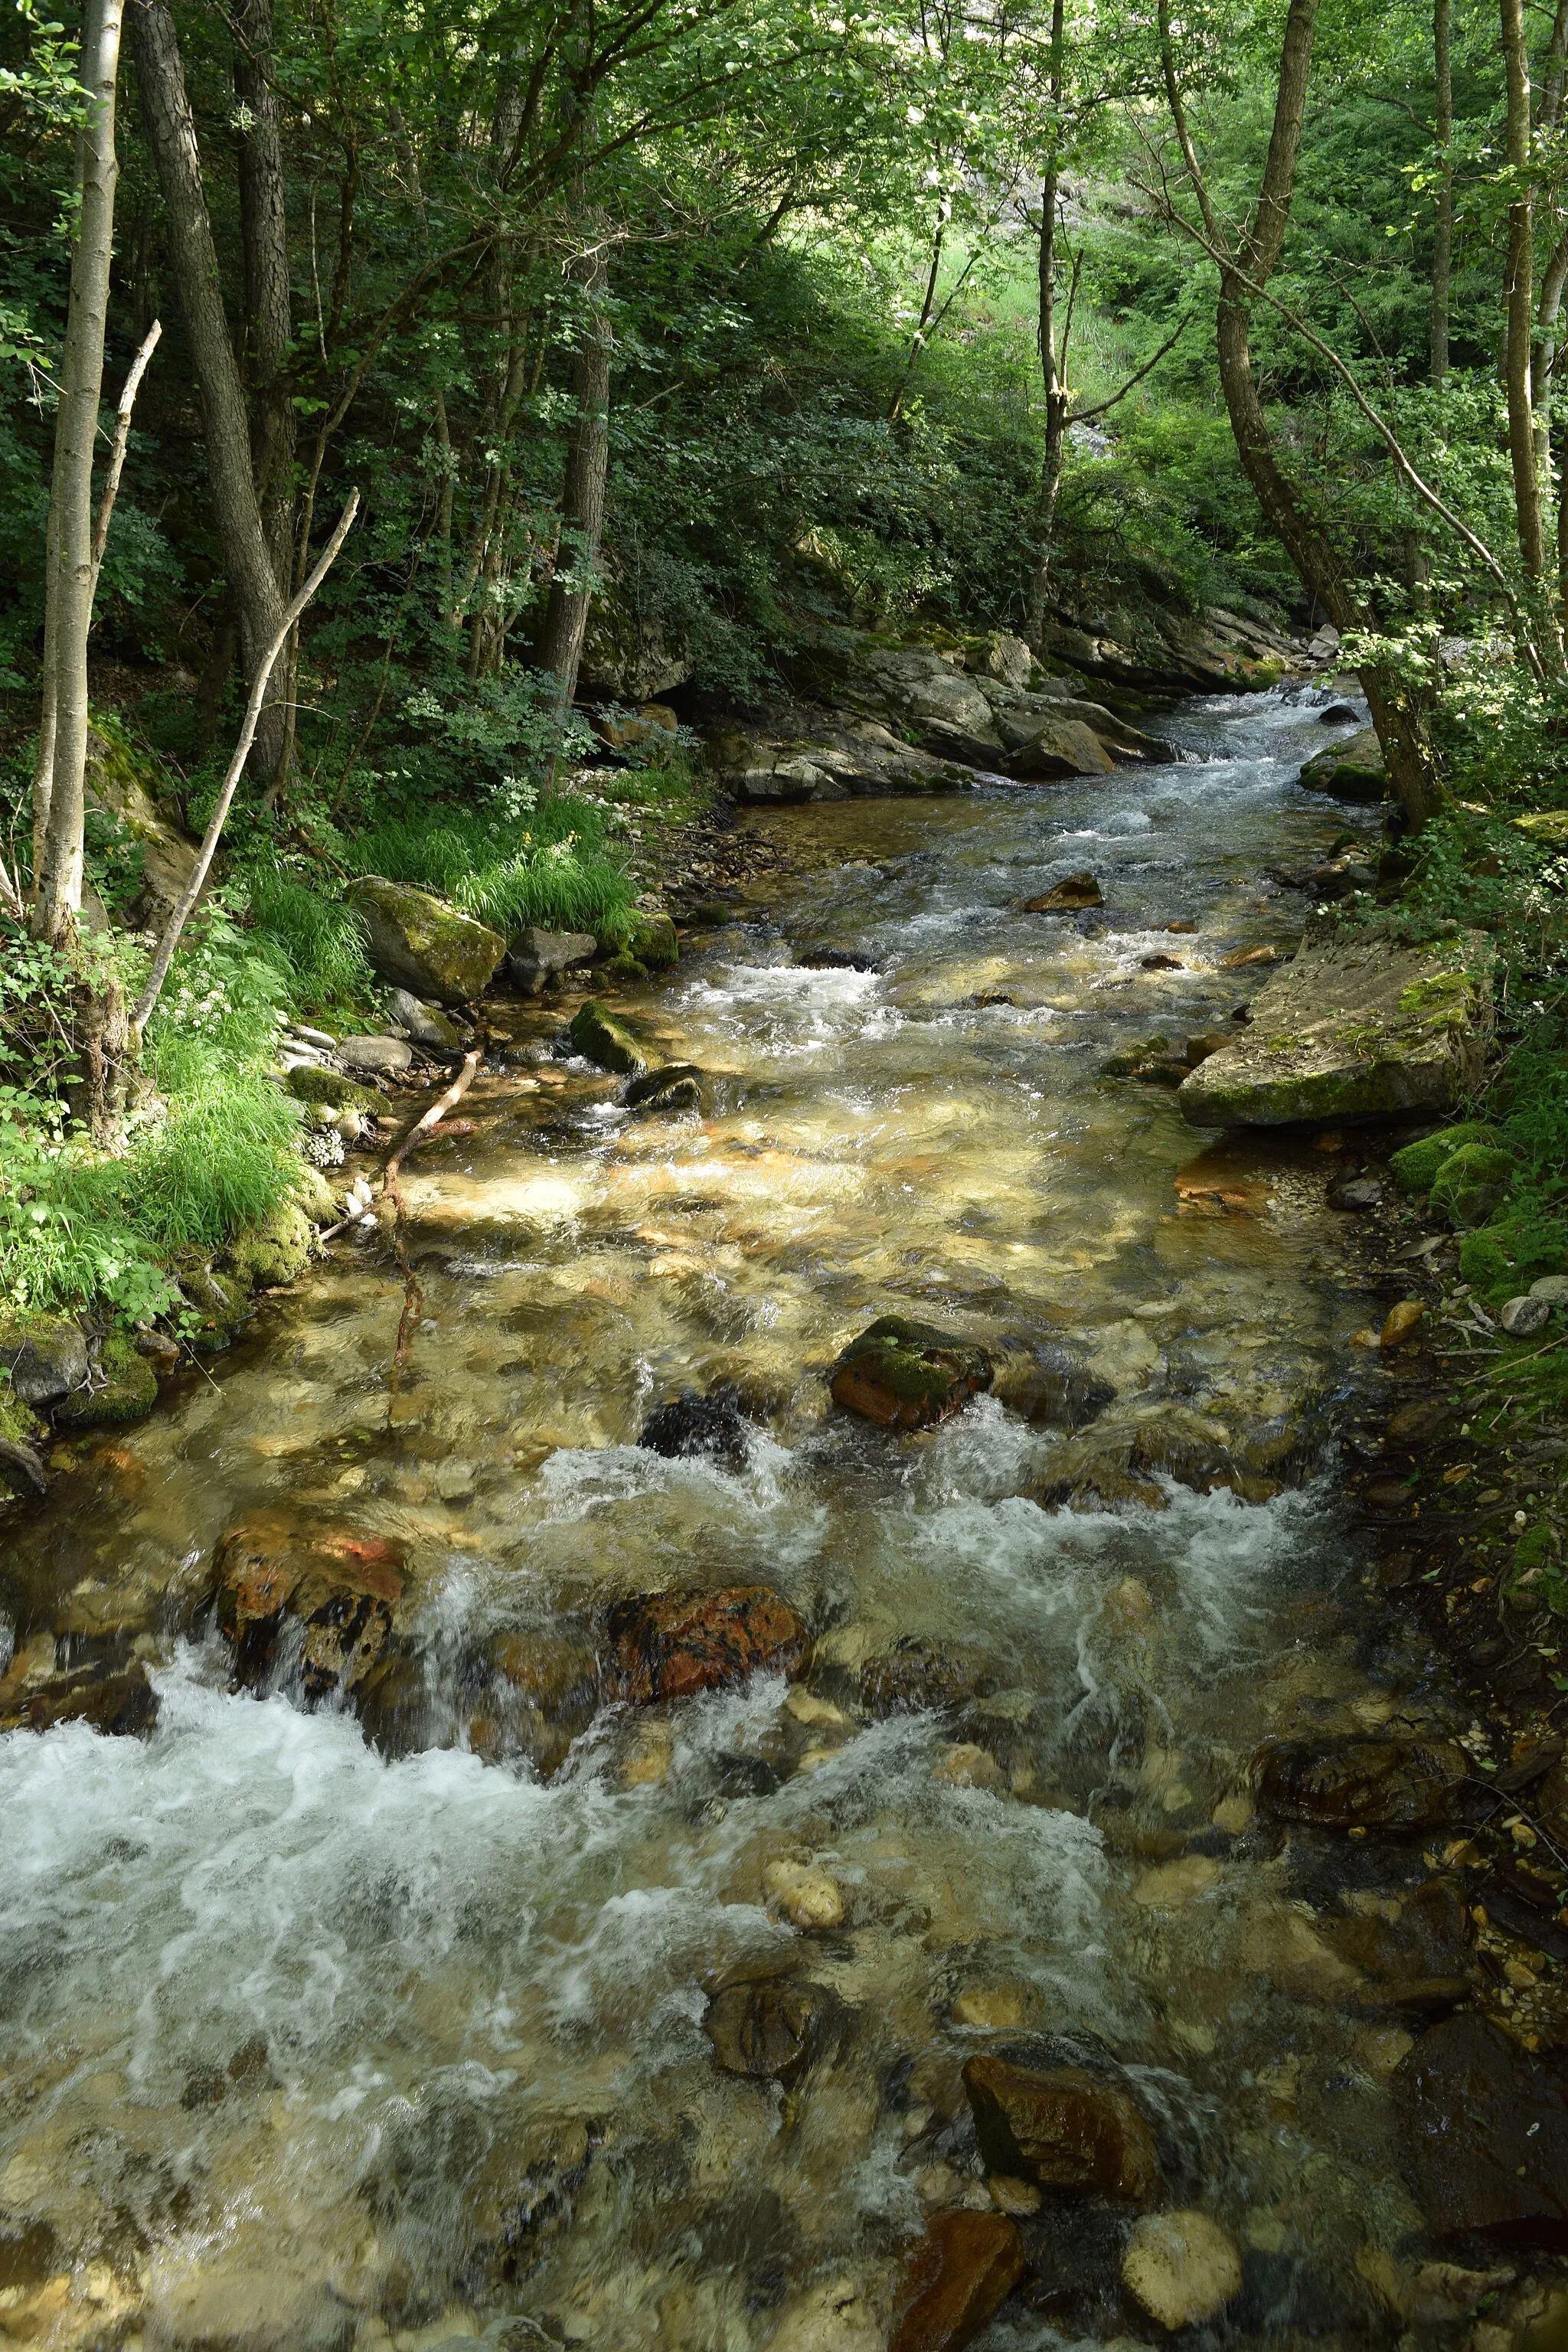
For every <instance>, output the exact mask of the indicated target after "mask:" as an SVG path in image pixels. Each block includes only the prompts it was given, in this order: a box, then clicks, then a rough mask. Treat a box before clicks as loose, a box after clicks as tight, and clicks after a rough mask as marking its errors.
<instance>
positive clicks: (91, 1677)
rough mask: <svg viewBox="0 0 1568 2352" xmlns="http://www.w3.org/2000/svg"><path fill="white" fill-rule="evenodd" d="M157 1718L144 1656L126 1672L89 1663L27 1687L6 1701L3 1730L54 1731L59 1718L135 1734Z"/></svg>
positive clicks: (1, 1710) (0, 1719) (0, 1710)
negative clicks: (109, 1671)
mask: <svg viewBox="0 0 1568 2352" xmlns="http://www.w3.org/2000/svg"><path fill="white" fill-rule="evenodd" d="M157 1718H158V1697H157V1693H156V1692H155V1691H154V1690H153V1685H152V1684H151V1683H150V1682H149V1681H148V1679H147V1669H146V1667H145V1666H144V1665H143V1664H142V1663H141V1661H140V1660H138V1661H137V1662H136V1664H134V1665H132V1666H130V1667H128V1668H126V1669H125V1670H124V1671H122V1672H119V1673H113V1674H100V1673H98V1672H95V1671H94V1670H92V1669H91V1668H88V1669H86V1670H85V1671H83V1672H80V1673H77V1674H69V1675H58V1676H57V1677H55V1678H54V1679H53V1680H51V1681H48V1682H46V1683H43V1684H41V1685H37V1686H35V1687H34V1688H32V1689H30V1690H27V1691H26V1692H25V1693H23V1694H21V1695H20V1696H17V1697H16V1698H15V1699H13V1700H12V1702H11V1703H10V1705H9V1706H5V1707H0V1732H7V1731H52V1730H53V1729H54V1728H55V1727H56V1725H57V1724H61V1723H86V1724H90V1725H91V1727H92V1728H93V1730H94V1731H100V1732H102V1733H104V1734H105V1736H106V1737H114V1738H130V1737H132V1736H134V1735H135V1734H136V1733H138V1732H142V1731H146V1730H148V1729H150V1728H151V1727H152V1726H153V1724H154V1723H155V1722H156V1721H157Z"/></svg>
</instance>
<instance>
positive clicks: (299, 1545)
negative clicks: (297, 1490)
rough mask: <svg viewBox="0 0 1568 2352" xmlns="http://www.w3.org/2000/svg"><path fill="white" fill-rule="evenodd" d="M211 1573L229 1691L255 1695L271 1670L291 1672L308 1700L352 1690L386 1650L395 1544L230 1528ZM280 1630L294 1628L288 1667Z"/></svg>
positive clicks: (395, 1576)
mask: <svg viewBox="0 0 1568 2352" xmlns="http://www.w3.org/2000/svg"><path fill="white" fill-rule="evenodd" d="M215 1566H216V1571H217V1585H218V1590H217V1620H218V1623H219V1625H220V1626H221V1627H222V1629H223V1631H224V1632H225V1633H226V1634H227V1635H228V1637H229V1639H230V1640H231V1641H232V1642H233V1643H234V1645H235V1661H234V1675H233V1684H234V1687H235V1688H236V1689H237V1690H242V1689H249V1690H255V1689H258V1688H260V1687H261V1686H262V1685H264V1684H265V1683H266V1682H267V1681H268V1679H269V1678H270V1676H271V1675H272V1673H273V1671H274V1668H275V1667H276V1666H281V1667H283V1668H284V1669H285V1670H286V1671H288V1670H293V1671H297V1672H298V1675H299V1677H300V1685H301V1687H302V1689H303V1692H304V1696H306V1698H307V1699H320V1698H325V1697H326V1696H329V1695H330V1694H331V1693H332V1692H336V1691H342V1692H349V1691H352V1690H353V1689H354V1688H355V1687H356V1685H358V1684H359V1683H360V1682H361V1681H362V1680H363V1677H364V1675H365V1674H366V1673H367V1671H368V1669H369V1668H370V1667H371V1666H372V1665H373V1664H374V1662H375V1660H376V1659H377V1658H378V1657H379V1656H380V1655H381V1653H382V1651H383V1650H384V1648H385V1646H386V1640H387V1635H388V1633H390V1631H391V1626H392V1612H393V1611H394V1610H395V1608H396V1606H397V1603H398V1601H400V1600H401V1598H402V1595H403V1574H402V1569H403V1558H402V1554H401V1552H400V1550H399V1549H397V1547H396V1546H395V1545H394V1544H390V1543H387V1542H385V1541H384V1540H383V1538H380V1537H378V1536H366V1535H361V1534H360V1533H359V1532H358V1530H357V1529H353V1528H331V1527H326V1528H317V1527H305V1526H301V1525H300V1524H298V1523H296V1522H295V1521H293V1520H290V1519H288V1518H285V1517H282V1515H281V1514H279V1515H278V1516H276V1517H272V1516H268V1517H256V1518H254V1519H248V1520H245V1521H242V1522H241V1524H240V1525H239V1526H238V1527H236V1528H230V1529H229V1531H228V1533H227V1534H226V1536H225V1537H224V1538H223V1540H222V1542H221V1543H220V1544H219V1546H218V1550H217V1557H216V1562H215ZM286 1623H287V1624H288V1625H289V1626H291V1627H294V1628H297V1629H298V1630H297V1633H295V1635H294V1641H297V1643H298V1651H297V1660H296V1654H295V1653H294V1647H293V1643H292V1642H291V1643H289V1649H288V1650H287V1651H285V1652H283V1654H281V1655H280V1654H279V1653H280V1649H281V1648H282V1643H281V1637H282V1636H283V1633H284V1630H285V1625H286Z"/></svg>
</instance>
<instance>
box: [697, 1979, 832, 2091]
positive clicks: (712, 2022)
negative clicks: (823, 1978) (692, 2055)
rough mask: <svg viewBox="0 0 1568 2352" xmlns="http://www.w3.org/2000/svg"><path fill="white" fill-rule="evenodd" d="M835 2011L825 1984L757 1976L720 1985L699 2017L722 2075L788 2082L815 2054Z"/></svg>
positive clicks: (830, 2024)
mask: <svg viewBox="0 0 1568 2352" xmlns="http://www.w3.org/2000/svg"><path fill="white" fill-rule="evenodd" d="M837 2015H838V2003H837V2000H835V1998H834V1996H833V1994H832V1993H831V1992H829V1991H828V1990H827V1988H826V1986H825V1985H818V1984H811V1983H809V1982H807V1981H806V1980H805V1979H804V1978H800V1977H763V1978H760V1979H756V1980H755V1981H743V1982H742V1983H739V1984H729V1985H725V1986H724V1987H723V1989H722V1990H721V1991H719V1992H716V1993H715V1994H714V1995H713V1997H712V1999H711V2000H710V2002H709V2004H708V2013H707V2015H706V2016H705V2017H704V2019H703V2021H702V2022H703V2026H704V2028H705V2029H706V2032H707V2034H708V2039H709V2041H710V2042H711V2043H712V2044H713V2055H714V2057H715V2058H716V2059H717V2060H718V2062H719V2064H720V2065H721V2067H722V2068H723V2070H724V2072H725V2074H749V2075H751V2076H752V2077H753V2078H754V2079H756V2080H759V2081H764V2082H766V2081H773V2082H779V2083H788V2082H790V2081H792V2080H793V2078H794V2077H795V2075H796V2074H799V2073H800V2072H801V2070H802V2068H803V2067H805V2065H807V2064H808V2063H810V2061H811V2059H812V2058H814V2057H815V2056H816V2053H817V2052H818V2050H819V2049H820V2048H821V2046H822V2044H823V2042H824V2041H825V2040H826V2037H827V2035H828V2032H829V2031H830V2029H831V2028H832V2026H833V2025H834V2024H835V2023H836V2022H837Z"/></svg>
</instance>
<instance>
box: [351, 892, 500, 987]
mask: <svg viewBox="0 0 1568 2352" xmlns="http://www.w3.org/2000/svg"><path fill="white" fill-rule="evenodd" d="M347 895H348V903H349V905H350V906H351V907H352V908H353V910H354V913H355V914H356V915H357V916H358V917H359V919H360V920H361V921H362V922H363V925H364V929H365V947H366V952H367V954H368V955H369V957H370V961H371V963H372V966H373V967H374V970H375V971H377V972H378V973H379V974H380V976H381V978H382V979H383V980H385V981H390V982H392V984H393V986H394V987H395V988H406V989H408V990H410V991H411V992H412V993H413V994H414V995H416V996H417V997H419V998H420V999H421V1000H425V1001H428V1000H430V999H434V1001H435V1002H436V1003H437V1004H466V1003H468V1002H469V1000H470V999H471V998H473V997H476V996H482V995H483V994H484V992H485V990H486V989H487V988H488V987H489V984H490V982H491V981H492V980H493V979H494V978H495V975H496V971H497V969H498V967H499V966H500V961H501V959H502V958H503V957H504V955H505V954H506V941H505V940H503V939H502V937H501V935H500V932H499V931H492V930H491V929H489V925H488V924H486V923H477V922H476V921H475V920H474V919H473V917H472V916H471V915H464V914H460V913H459V912H458V908H456V907H449V906H448V905H447V902H446V900H445V899H444V898H435V897H434V896H433V895H432V894H431V892H429V891H428V890H416V889H415V887H413V885H412V883H408V882H389V881H388V880H387V879H386V877H385V876H384V875H381V874H362V875H361V876H360V877H359V878H358V879H357V881H354V882H352V883H351V884H350V885H349V889H348V894H347Z"/></svg>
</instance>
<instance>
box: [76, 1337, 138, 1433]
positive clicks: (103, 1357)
mask: <svg viewBox="0 0 1568 2352" xmlns="http://www.w3.org/2000/svg"><path fill="white" fill-rule="evenodd" d="M157 1402H158V1375H157V1373H156V1372H155V1371H154V1370H153V1367H152V1365H151V1364H150V1363H149V1362H148V1361H147V1359H146V1357H145V1356H141V1355H138V1354H137V1352H136V1347H135V1343H134V1341H133V1340H132V1339H131V1338H130V1337H129V1335H128V1334H127V1333H126V1332H124V1331H111V1332H110V1334H109V1336H108V1338H107V1339H105V1340H104V1341H103V1344H102V1345H101V1347H100V1349H99V1351H98V1366H97V1377H96V1379H95V1380H93V1381H91V1382H90V1383H89V1386H88V1387H86V1388H85V1389H78V1390H77V1391H76V1393H75V1394H74V1395H73V1396H68V1397H67V1399H66V1400H65V1402H64V1403H63V1404H62V1405H60V1407H59V1408H58V1411H57V1412H56V1414H55V1419H56V1421H57V1422H58V1424H59V1426H60V1427H61V1428H62V1429H105V1428H110V1427H112V1426H113V1425H114V1424H115V1423H119V1422H126V1421H145V1420H146V1418H147V1415H148V1414H149V1413H150V1412H152V1410H153V1406H154V1405H155V1404H156V1403H157Z"/></svg>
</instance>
